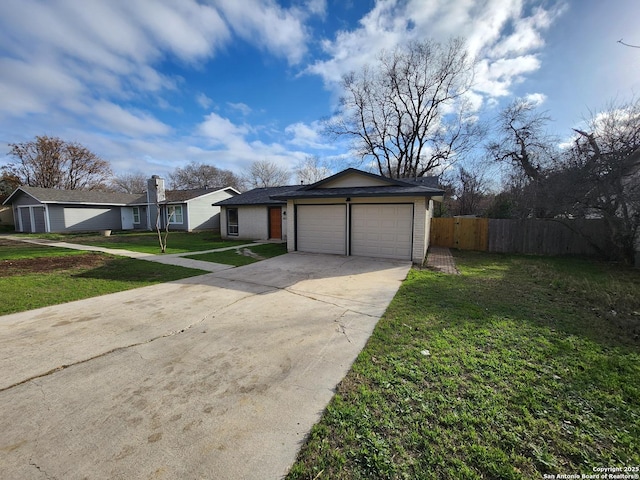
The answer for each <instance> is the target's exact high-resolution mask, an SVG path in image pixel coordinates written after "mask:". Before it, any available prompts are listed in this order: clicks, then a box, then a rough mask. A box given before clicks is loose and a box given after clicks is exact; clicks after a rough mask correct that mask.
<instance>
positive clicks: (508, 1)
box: [306, 0, 565, 97]
mask: <svg viewBox="0 0 640 480" xmlns="http://www.w3.org/2000/svg"><path fill="white" fill-rule="evenodd" d="M527 6H528V3H527V2H526V0H484V1H477V0H450V1H430V2H425V1H424V0H408V1H402V0H378V1H377V2H376V4H375V6H374V7H373V8H372V10H371V11H370V12H369V13H368V14H367V15H365V16H364V17H363V18H362V19H361V20H360V26H359V28H357V29H354V30H350V31H340V32H338V33H337V34H336V36H335V38H334V39H327V40H325V41H324V42H323V43H322V46H323V49H324V52H325V53H326V55H327V56H328V58H326V59H325V60H319V61H316V62H315V63H313V64H312V65H310V66H309V67H308V68H307V70H306V71H307V72H308V73H312V74H316V75H319V76H321V77H322V78H323V79H324V81H325V83H326V84H327V85H328V86H329V87H331V88H334V89H335V88H338V82H339V81H340V79H341V78H342V76H343V75H344V74H346V73H348V72H350V71H353V70H357V69H358V68H360V67H362V66H363V65H365V64H368V63H371V62H373V61H374V60H375V59H376V56H377V55H378V52H379V51H380V50H381V49H387V50H390V49H393V48H394V47H396V46H398V45H401V44H402V43H404V42H407V41H412V40H425V39H433V40H436V41H440V42H445V41H447V40H448V39H449V38H450V37H452V36H462V37H465V38H466V40H467V47H468V49H469V52H470V53H471V54H472V55H474V56H477V57H478V60H479V68H478V70H477V72H476V81H477V83H478V85H479V87H478V91H479V92H481V93H482V94H483V95H486V96H488V97H499V96H503V95H507V94H509V93H510V88H511V87H512V85H514V84H516V83H518V82H520V81H521V80H522V78H523V75H525V74H528V73H531V72H533V71H535V70H537V69H538V68H539V67H540V62H539V60H538V59H537V58H536V56H535V52H536V51H537V50H539V49H540V48H541V47H543V46H544V39H543V36H542V34H543V32H544V31H545V30H547V29H548V28H549V27H550V25H551V24H552V23H553V21H555V20H556V19H557V18H558V17H559V15H561V14H562V13H563V12H564V10H565V9H564V2H563V1H562V0H557V2H556V3H553V4H550V6H549V7H548V8H546V9H545V8H543V7H536V8H534V9H533V10H532V11H530V12H529V11H528V10H527Z"/></svg>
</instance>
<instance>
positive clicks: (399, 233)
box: [351, 204, 413, 260]
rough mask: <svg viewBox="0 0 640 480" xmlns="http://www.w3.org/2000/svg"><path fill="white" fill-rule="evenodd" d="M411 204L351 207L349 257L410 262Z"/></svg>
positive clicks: (411, 245)
mask: <svg viewBox="0 0 640 480" xmlns="http://www.w3.org/2000/svg"><path fill="white" fill-rule="evenodd" d="M412 238H413V205H411V204H399V205H394V204H383V205H374V204H369V205H357V204H356V205H352V206H351V255H361V256H367V257H382V258H398V259H402V260H411V250H412V247H413V242H412Z"/></svg>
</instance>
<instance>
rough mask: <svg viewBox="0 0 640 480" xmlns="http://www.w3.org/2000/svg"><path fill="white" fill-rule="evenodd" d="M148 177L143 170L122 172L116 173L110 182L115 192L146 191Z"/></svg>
mask: <svg viewBox="0 0 640 480" xmlns="http://www.w3.org/2000/svg"><path fill="white" fill-rule="evenodd" d="M146 184H147V178H146V176H145V174H144V173H142V172H133V173H122V174H120V175H116V176H115V177H113V178H112V179H111V180H110V182H109V187H110V189H111V190H113V191H115V192H122V193H144V192H145V191H146V188H147V187H146Z"/></svg>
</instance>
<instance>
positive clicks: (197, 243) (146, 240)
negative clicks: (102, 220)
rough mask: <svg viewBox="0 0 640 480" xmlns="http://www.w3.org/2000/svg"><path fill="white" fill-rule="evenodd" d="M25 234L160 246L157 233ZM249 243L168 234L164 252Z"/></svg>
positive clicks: (125, 246) (154, 249)
mask: <svg viewBox="0 0 640 480" xmlns="http://www.w3.org/2000/svg"><path fill="white" fill-rule="evenodd" d="M25 235H26V236H27V238H30V237H37V238H44V239H47V240H56V241H61V242H69V243H79V244H81V245H92V246H95V247H105V248H119V249H122V250H131V251H133V252H141V253H151V254H160V245H159V243H158V234H157V233H156V232H114V233H112V234H111V235H110V236H108V237H105V236H102V235H99V234H98V233H95V232H93V233H68V234H65V233H46V234H45V233H43V234H25ZM163 235H164V233H163ZM247 243H250V242H248V241H246V240H222V239H221V238H220V235H218V234H214V233H213V232H169V236H168V239H167V251H166V252H165V253H185V252H202V251H205V250H214V249H216V248H223V247H233V246H236V245H245V244H247Z"/></svg>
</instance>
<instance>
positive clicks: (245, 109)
mask: <svg viewBox="0 0 640 480" xmlns="http://www.w3.org/2000/svg"><path fill="white" fill-rule="evenodd" d="M227 105H228V106H229V107H231V109H232V110H235V111H237V112H240V114H242V115H244V116H247V115H249V114H250V113H251V112H252V110H251V107H250V106H249V105H247V104H246V103H242V102H238V103H233V102H227Z"/></svg>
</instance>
